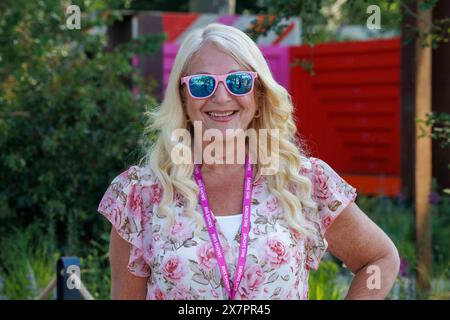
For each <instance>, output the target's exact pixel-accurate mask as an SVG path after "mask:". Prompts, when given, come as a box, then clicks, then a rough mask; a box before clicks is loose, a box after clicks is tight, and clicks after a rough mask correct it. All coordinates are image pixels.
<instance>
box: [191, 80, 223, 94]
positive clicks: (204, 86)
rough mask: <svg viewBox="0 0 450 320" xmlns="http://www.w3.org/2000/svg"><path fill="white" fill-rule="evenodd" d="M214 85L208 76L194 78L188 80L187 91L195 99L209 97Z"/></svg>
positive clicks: (214, 82) (213, 81)
mask: <svg viewBox="0 0 450 320" xmlns="http://www.w3.org/2000/svg"><path fill="white" fill-rule="evenodd" d="M215 85H216V81H215V80H214V78H213V77H210V76H196V77H192V78H191V79H190V80H189V90H190V91H191V94H192V95H193V96H194V97H196V98H204V97H207V96H209V95H210V94H211V93H212V92H213V90H214V86H215Z"/></svg>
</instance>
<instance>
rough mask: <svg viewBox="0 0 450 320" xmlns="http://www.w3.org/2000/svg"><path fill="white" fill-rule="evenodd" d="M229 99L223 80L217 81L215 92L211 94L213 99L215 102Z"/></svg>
mask: <svg viewBox="0 0 450 320" xmlns="http://www.w3.org/2000/svg"><path fill="white" fill-rule="evenodd" d="M230 99H231V95H230V93H229V92H228V90H227V88H226V87H225V84H224V83H223V82H219V84H218V85H217V89H216V92H214V94H213V100H214V101H217V102H221V101H228V100H230Z"/></svg>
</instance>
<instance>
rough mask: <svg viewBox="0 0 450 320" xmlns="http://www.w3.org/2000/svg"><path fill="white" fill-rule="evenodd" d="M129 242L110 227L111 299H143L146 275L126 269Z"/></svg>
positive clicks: (128, 257) (128, 256) (145, 290)
mask: <svg viewBox="0 0 450 320" xmlns="http://www.w3.org/2000/svg"><path fill="white" fill-rule="evenodd" d="M130 249H131V244H129V243H128V242H127V241H125V240H124V239H122V238H121V237H120V235H119V234H118V233H117V231H116V229H114V227H112V229H111V238H110V242H109V261H110V263H111V299H113V300H145V298H146V295H147V279H148V277H137V276H134V275H133V274H131V273H130V272H129V271H128V269H127V266H128V260H129V259H130Z"/></svg>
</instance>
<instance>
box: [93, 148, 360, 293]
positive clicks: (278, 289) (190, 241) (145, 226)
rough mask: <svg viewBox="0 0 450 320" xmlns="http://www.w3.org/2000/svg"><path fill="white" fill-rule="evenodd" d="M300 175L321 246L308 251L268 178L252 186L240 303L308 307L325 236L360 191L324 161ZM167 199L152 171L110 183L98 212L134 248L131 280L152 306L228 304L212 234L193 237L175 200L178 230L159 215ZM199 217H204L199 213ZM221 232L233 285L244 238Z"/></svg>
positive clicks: (306, 161)
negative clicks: (158, 302) (143, 281)
mask: <svg viewBox="0 0 450 320" xmlns="http://www.w3.org/2000/svg"><path fill="white" fill-rule="evenodd" d="M301 174H302V175H305V176H307V177H308V178H310V179H311V182H312V185H313V192H312V198H313V200H314V201H316V202H317V204H318V213H317V214H318V215H319V220H320V223H319V224H318V225H317V228H319V231H320V234H321V235H322V244H321V245H318V246H317V245H315V246H310V245H308V243H309V242H308V241H306V240H305V239H304V238H303V237H301V236H299V234H298V233H297V232H296V231H295V230H293V229H292V228H290V227H289V226H288V224H287V222H286V220H285V219H284V217H283V210H282V207H281V205H280V204H279V202H278V201H277V199H276V198H275V197H274V195H273V194H271V193H270V192H269V191H268V187H267V179H266V177H264V176H261V177H260V178H259V179H258V180H257V181H256V182H255V183H254V186H253V197H252V207H251V217H250V222H251V230H250V234H249V247H248V253H247V254H248V255H247V262H246V265H245V271H244V276H243V278H242V280H241V283H240V284H239V288H238V292H237V293H236V296H235V299H237V300H248V299H261V300H272V299H283V300H291V299H294V300H298V299H308V278H309V270H310V269H311V268H313V269H315V270H317V268H318V267H319V262H320V260H321V258H322V257H323V255H324V253H325V252H326V249H327V246H328V245H327V242H326V240H325V237H324V234H325V231H326V230H327V228H328V227H329V226H330V225H331V223H332V222H333V221H334V220H335V219H336V217H337V216H338V215H339V213H341V212H342V210H343V209H344V208H345V207H346V206H347V205H348V204H349V203H351V202H352V201H354V200H355V198H356V190H355V188H353V187H352V186H351V185H349V184H348V183H347V182H345V181H344V180H343V179H342V178H341V177H340V176H339V175H338V174H337V173H336V172H335V171H334V170H333V169H332V168H331V167H330V166H329V165H328V164H326V163H325V162H324V161H322V160H320V159H317V158H312V157H311V158H303V167H302V169H301ZM162 192H163V190H162V188H161V186H160V184H159V183H158V182H157V180H156V178H155V177H154V174H153V173H152V171H151V169H149V168H144V167H138V166H131V167H130V168H129V169H128V170H126V171H125V172H123V173H122V174H120V175H119V176H117V177H116V178H115V179H114V180H113V181H112V182H111V185H110V186H109V188H108V190H107V191H106V193H105V195H104V196H103V198H102V200H101V202H100V204H99V207H98V211H99V212H100V213H101V214H102V215H103V216H105V217H106V218H107V219H108V220H109V221H110V222H111V223H112V225H113V226H114V227H115V229H116V230H117V232H118V234H119V235H120V236H121V237H122V238H124V239H125V240H126V241H128V242H129V243H130V244H131V251H130V258H129V262H128V270H129V272H131V273H132V274H133V275H135V276H138V277H146V278H147V299H151V300H154V299H170V300H177V299H181V300H190V299H218V300H223V299H228V294H227V292H226V290H225V287H224V285H223V281H222V279H221V275H220V272H219V269H218V265H217V261H216V259H215V254H214V249H213V247H212V245H211V241H210V238H209V233H208V231H207V229H206V226H205V227H203V228H201V229H200V230H195V229H194V222H193V221H192V219H191V218H189V217H188V216H187V215H186V214H185V209H184V202H183V199H182V197H181V196H180V195H179V194H178V193H176V192H175V195H174V201H173V202H172V203H171V209H172V212H173V214H174V217H175V219H174V220H173V222H172V223H169V219H167V218H165V217H163V216H160V215H158V205H159V203H160V201H161V198H162ZM196 209H197V210H198V212H199V213H200V214H202V209H201V206H200V205H198V206H197V208H196ZM202 216H203V214H202ZM214 219H215V218H214ZM216 228H217V232H218V234H219V238H220V242H221V244H222V247H223V249H224V253H225V258H226V262H227V266H228V270H229V273H230V279H231V281H233V280H234V272H235V269H236V264H237V254H238V250H239V245H240V232H241V231H240V228H239V230H238V232H237V233H236V236H235V238H234V241H233V242H232V243H229V242H228V241H227V239H226V237H225V236H224V235H223V233H222V230H221V229H220V224H218V223H216ZM231 285H232V284H231Z"/></svg>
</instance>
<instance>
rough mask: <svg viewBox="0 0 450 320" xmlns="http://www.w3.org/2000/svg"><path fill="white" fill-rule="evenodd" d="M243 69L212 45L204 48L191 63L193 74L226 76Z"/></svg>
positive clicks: (228, 55) (190, 67)
mask: <svg viewBox="0 0 450 320" xmlns="http://www.w3.org/2000/svg"><path fill="white" fill-rule="evenodd" d="M243 69H244V68H243V67H242V66H241V65H239V63H238V62H237V61H236V60H235V59H234V58H233V57H232V56H231V55H230V54H228V53H226V52H224V51H223V50H220V49H218V48H217V47H216V46H214V45H210V44H207V45H205V46H203V47H202V48H201V49H200V50H199V51H198V52H197V53H196V54H195V55H194V57H193V59H192V60H191V63H189V71H190V73H191V74H193V73H196V74H198V73H211V74H225V73H229V72H234V71H239V70H243Z"/></svg>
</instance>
